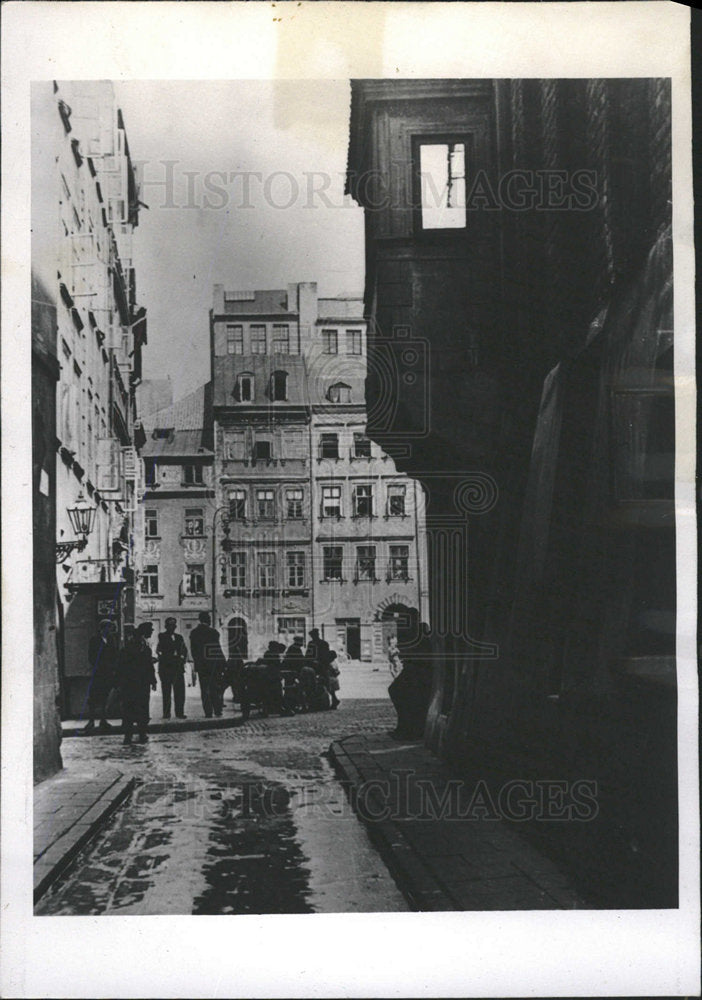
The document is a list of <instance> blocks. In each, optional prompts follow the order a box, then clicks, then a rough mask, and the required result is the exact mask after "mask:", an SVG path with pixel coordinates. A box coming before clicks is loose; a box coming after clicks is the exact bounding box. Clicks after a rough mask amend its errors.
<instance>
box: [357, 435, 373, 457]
mask: <svg viewBox="0 0 702 1000" xmlns="http://www.w3.org/2000/svg"><path fill="white" fill-rule="evenodd" d="M353 457H354V458H370V457H371V443H370V438H367V437H366V435H365V434H354V436H353Z"/></svg>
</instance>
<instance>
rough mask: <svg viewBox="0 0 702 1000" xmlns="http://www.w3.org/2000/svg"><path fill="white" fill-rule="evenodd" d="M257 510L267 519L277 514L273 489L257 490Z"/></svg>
mask: <svg viewBox="0 0 702 1000" xmlns="http://www.w3.org/2000/svg"><path fill="white" fill-rule="evenodd" d="M256 512H257V514H258V516H259V517H260V518H261V519H262V520H265V521H271V520H272V519H273V518H274V516H275V493H274V491H273V490H256Z"/></svg>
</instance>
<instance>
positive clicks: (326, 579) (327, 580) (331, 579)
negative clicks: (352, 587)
mask: <svg viewBox="0 0 702 1000" xmlns="http://www.w3.org/2000/svg"><path fill="white" fill-rule="evenodd" d="M319 582H320V583H348V580H347V579H346V577H336V576H333V577H323V578H322V579H321V580H320V581H319Z"/></svg>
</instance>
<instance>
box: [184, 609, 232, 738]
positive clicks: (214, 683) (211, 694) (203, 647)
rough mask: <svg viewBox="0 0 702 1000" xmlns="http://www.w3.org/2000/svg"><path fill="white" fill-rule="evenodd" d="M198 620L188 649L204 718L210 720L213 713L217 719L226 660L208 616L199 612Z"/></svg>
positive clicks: (217, 634) (221, 699) (220, 712)
mask: <svg viewBox="0 0 702 1000" xmlns="http://www.w3.org/2000/svg"><path fill="white" fill-rule="evenodd" d="M198 619H199V620H200V624H199V625H197V626H196V627H195V628H194V629H193V630H192V632H191V633H190V649H191V651H192V654H193V663H194V665H195V670H196V672H197V676H198V679H199V681H200V697H201V698H202V707H203V709H204V711H205V715H206V717H207V718H208V719H211V718H212V713H213V712H214V714H215V715H216V716H217V717H219V716H220V715H221V714H222V701H223V698H222V694H223V691H222V678H223V675H224V670H225V667H226V660H225V657H224V653H223V652H222V646H221V644H220V641H219V632H218V631H217V629H216V628H212V626H211V624H210V622H211V619H210V616H209V614H208V613H207V612H206V611H201V612H200V614H199V615H198Z"/></svg>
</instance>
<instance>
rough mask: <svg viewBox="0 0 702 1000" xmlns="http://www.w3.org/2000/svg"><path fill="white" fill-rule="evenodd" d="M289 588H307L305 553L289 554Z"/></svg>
mask: <svg viewBox="0 0 702 1000" xmlns="http://www.w3.org/2000/svg"><path fill="white" fill-rule="evenodd" d="M287 562H288V587H291V588H292V589H300V588H301V587H304V586H305V553H304V552H288V554H287Z"/></svg>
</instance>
